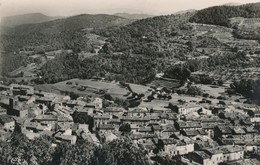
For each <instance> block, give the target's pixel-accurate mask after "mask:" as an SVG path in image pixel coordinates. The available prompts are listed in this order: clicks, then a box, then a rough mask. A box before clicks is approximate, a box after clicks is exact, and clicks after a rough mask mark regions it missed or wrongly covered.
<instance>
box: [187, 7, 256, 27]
mask: <svg viewBox="0 0 260 165" xmlns="http://www.w3.org/2000/svg"><path fill="white" fill-rule="evenodd" d="M233 17H244V18H259V17H260V5H259V3H256V4H246V5H241V6H215V7H210V8H206V9H203V10H200V11H198V12H197V13H196V14H195V15H193V16H192V17H191V18H190V22H196V23H204V24H213V25H221V26H229V18H233Z"/></svg>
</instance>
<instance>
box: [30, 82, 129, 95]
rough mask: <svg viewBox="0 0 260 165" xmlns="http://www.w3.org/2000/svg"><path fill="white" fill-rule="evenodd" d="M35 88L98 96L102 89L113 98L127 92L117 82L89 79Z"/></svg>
mask: <svg viewBox="0 0 260 165" xmlns="http://www.w3.org/2000/svg"><path fill="white" fill-rule="evenodd" d="M35 88H36V89H37V90H42V91H45V92H54V93H60V92H65V91H68V92H74V93H76V94H79V95H81V96H85V95H91V96H100V95H102V94H104V93H102V91H104V92H106V93H107V94H110V95H111V96H112V97H113V98H116V97H118V98H126V97H125V96H124V95H126V94H127V93H128V92H129V91H128V89H127V88H123V87H121V86H119V84H118V83H115V82H105V81H100V80H90V79H87V80H80V79H72V80H68V81H62V82H59V83H57V84H44V85H36V86H35Z"/></svg>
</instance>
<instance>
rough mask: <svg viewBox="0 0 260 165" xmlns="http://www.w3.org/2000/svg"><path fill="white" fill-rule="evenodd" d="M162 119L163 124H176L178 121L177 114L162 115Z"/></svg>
mask: <svg viewBox="0 0 260 165" xmlns="http://www.w3.org/2000/svg"><path fill="white" fill-rule="evenodd" d="M160 119H161V120H160V121H161V123H162V124H174V122H175V121H177V120H178V117H177V114H172V113H162V114H161V115H160Z"/></svg>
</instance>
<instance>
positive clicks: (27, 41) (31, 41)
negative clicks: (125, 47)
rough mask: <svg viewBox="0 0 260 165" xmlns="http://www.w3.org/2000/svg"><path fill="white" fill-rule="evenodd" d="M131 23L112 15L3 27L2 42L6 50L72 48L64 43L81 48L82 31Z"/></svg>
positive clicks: (76, 17) (84, 16)
mask: <svg viewBox="0 0 260 165" xmlns="http://www.w3.org/2000/svg"><path fill="white" fill-rule="evenodd" d="M130 22H132V20H128V19H125V18H121V17H118V16H113V15H105V14H99V15H89V14H82V15H77V16H73V17H69V18H65V19H58V20H54V21H49V22H44V23H38V24H26V25H20V26H17V27H14V28H5V30H4V31H3V32H2V35H1V37H2V39H1V41H2V42H3V46H4V49H5V50H6V51H14V50H17V49H21V48H24V47H27V48H28V47H36V46H42V47H44V46H48V45H52V46H53V50H55V49H61V48H65V46H66V44H67V45H71V43H64V42H74V43H77V44H78V45H79V46H81V43H79V42H80V40H82V37H83V35H84V34H82V30H84V29H85V30H86V31H87V30H92V29H94V28H106V27H110V26H119V25H125V24H128V23H130ZM3 26H5V25H3Z"/></svg>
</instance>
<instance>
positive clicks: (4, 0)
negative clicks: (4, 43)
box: [0, 0, 260, 17]
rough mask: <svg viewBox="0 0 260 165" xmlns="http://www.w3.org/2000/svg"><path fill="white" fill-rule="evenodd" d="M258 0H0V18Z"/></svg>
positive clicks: (165, 10) (157, 10)
mask: <svg viewBox="0 0 260 165" xmlns="http://www.w3.org/2000/svg"><path fill="white" fill-rule="evenodd" d="M253 2H260V0H230V1H227V0H0V3H1V6H0V16H1V17H2V16H9V15H19V14H27V13H43V14H46V15H49V16H71V15H76V14H100V13H102V14H114V13H118V12H128V13H147V14H152V15H161V14H172V13H175V12H177V11H182V10H188V9H203V8H206V7H209V6H215V5H223V4H226V3H239V4H241V3H253Z"/></svg>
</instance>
